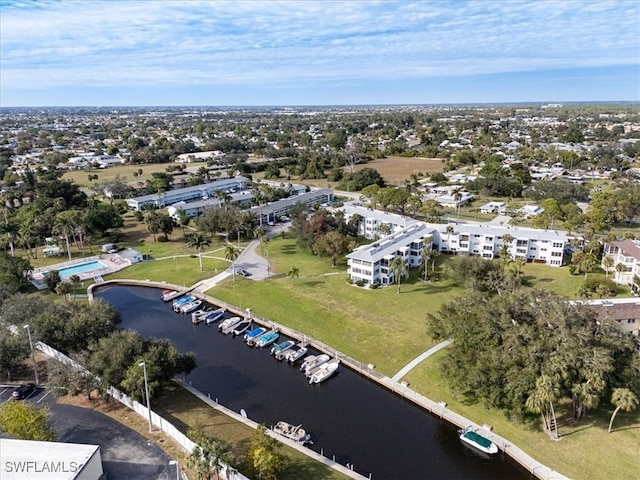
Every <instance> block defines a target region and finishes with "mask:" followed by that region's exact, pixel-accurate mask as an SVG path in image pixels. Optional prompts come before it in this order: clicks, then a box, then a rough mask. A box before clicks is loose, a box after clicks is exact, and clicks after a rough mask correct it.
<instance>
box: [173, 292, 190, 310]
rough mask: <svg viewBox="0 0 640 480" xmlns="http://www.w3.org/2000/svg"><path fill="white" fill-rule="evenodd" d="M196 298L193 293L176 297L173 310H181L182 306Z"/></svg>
mask: <svg viewBox="0 0 640 480" xmlns="http://www.w3.org/2000/svg"><path fill="white" fill-rule="evenodd" d="M195 299H196V297H194V296H193V295H186V296H184V297H179V298H176V299H175V300H174V301H173V303H172V307H173V311H174V312H179V311H180V307H181V306H183V305H185V304H186V303H189V302H193V301H194V300H195Z"/></svg>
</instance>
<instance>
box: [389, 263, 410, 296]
mask: <svg viewBox="0 0 640 480" xmlns="http://www.w3.org/2000/svg"><path fill="white" fill-rule="evenodd" d="M389 271H390V272H392V273H393V278H394V281H396V282H397V283H398V293H400V279H401V278H402V276H403V275H407V273H408V272H409V269H408V267H407V264H406V263H405V261H404V257H402V256H398V257H396V258H394V259H393V260H392V261H391V265H389Z"/></svg>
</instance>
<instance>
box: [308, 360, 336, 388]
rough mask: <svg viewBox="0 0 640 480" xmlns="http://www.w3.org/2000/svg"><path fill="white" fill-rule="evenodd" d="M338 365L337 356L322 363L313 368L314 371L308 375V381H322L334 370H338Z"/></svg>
mask: <svg viewBox="0 0 640 480" xmlns="http://www.w3.org/2000/svg"><path fill="white" fill-rule="evenodd" d="M339 365H340V360H338V359H337V358H336V359H333V360H330V361H328V362H325V363H323V364H322V365H320V366H319V367H317V368H316V369H314V372H313V373H312V374H311V376H310V377H309V383H310V384H312V383H320V382H323V381H324V380H326V379H327V378H329V377H330V376H331V375H333V374H334V373H335V372H336V370H338V366H339Z"/></svg>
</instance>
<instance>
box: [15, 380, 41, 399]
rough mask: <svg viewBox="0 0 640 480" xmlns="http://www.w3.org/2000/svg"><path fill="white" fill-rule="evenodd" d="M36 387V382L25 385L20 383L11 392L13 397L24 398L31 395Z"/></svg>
mask: <svg viewBox="0 0 640 480" xmlns="http://www.w3.org/2000/svg"><path fill="white" fill-rule="evenodd" d="M35 389H36V385H35V384H34V383H26V384H24V385H20V386H19V387H18V388H16V389H15V390H14V391H13V393H12V394H11V398H13V399H15V400H23V399H25V398H27V397H28V396H29V395H31V394H32V393H33V392H34V391H35Z"/></svg>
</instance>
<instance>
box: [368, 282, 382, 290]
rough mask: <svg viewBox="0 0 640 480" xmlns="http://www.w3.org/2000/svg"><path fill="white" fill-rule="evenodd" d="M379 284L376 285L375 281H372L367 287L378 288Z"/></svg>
mask: <svg viewBox="0 0 640 480" xmlns="http://www.w3.org/2000/svg"><path fill="white" fill-rule="evenodd" d="M379 286H380V285H378V284H377V283H372V284H371V285H369V288H370V289H371V290H375V289H376V288H378V287H379Z"/></svg>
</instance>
